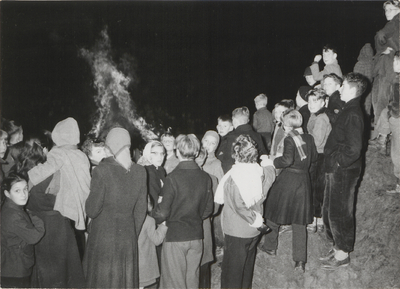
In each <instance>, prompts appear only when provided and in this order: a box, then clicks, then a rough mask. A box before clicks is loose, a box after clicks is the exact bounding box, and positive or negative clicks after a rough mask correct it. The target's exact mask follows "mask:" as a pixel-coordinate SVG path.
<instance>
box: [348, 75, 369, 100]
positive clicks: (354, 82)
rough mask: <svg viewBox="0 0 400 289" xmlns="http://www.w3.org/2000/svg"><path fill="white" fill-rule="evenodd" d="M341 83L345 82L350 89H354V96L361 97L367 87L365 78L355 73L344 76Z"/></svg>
mask: <svg viewBox="0 0 400 289" xmlns="http://www.w3.org/2000/svg"><path fill="white" fill-rule="evenodd" d="M343 81H347V83H348V84H349V85H350V87H355V88H356V90H357V92H356V96H361V95H362V94H363V93H364V92H365V90H366V89H367V86H368V81H367V78H366V77H365V76H364V75H362V74H361V73H357V72H350V73H348V74H346V75H345V77H344V80H343Z"/></svg>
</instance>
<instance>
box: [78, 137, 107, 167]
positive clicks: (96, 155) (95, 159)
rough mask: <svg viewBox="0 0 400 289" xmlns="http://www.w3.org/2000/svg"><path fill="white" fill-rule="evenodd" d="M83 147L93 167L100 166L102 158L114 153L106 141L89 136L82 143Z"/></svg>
mask: <svg viewBox="0 0 400 289" xmlns="http://www.w3.org/2000/svg"><path fill="white" fill-rule="evenodd" d="M81 149H82V151H83V152H84V153H85V154H86V155H87V156H88V158H89V160H90V163H91V165H92V166H93V167H96V166H98V165H99V163H100V162H101V160H102V159H104V158H107V157H109V156H111V155H112V154H111V152H110V151H109V149H108V148H107V147H106V145H105V143H104V141H101V140H99V139H93V138H88V139H87V140H85V141H84V143H83V144H82V147H81Z"/></svg>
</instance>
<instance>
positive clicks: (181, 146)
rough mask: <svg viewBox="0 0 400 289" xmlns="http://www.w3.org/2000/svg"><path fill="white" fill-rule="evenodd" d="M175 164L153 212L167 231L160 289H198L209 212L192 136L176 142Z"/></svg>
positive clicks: (206, 181)
mask: <svg viewBox="0 0 400 289" xmlns="http://www.w3.org/2000/svg"><path fill="white" fill-rule="evenodd" d="M176 147H177V151H176V152H177V155H178V158H179V164H178V166H177V167H176V168H175V170H174V171H173V172H172V173H170V174H169V175H168V176H167V178H166V180H165V184H164V187H163V190H162V191H163V200H162V202H161V203H160V204H158V206H157V207H156V209H155V210H154V211H153V217H154V218H155V219H156V222H157V223H158V224H160V223H162V222H164V221H167V226H168V231H167V234H166V236H165V241H164V243H163V250H162V254H161V267H162V270H161V279H160V288H198V287H199V267H200V261H201V256H202V252H203V240H202V239H203V226H202V224H203V220H204V219H206V218H207V217H208V216H210V215H211V213H212V212H213V206H214V202H213V193H212V183H211V179H210V177H209V175H208V174H207V173H206V172H203V171H202V170H201V169H200V167H199V166H198V165H197V164H196V163H195V162H194V159H195V157H196V156H197V154H198V152H199V150H200V142H199V140H198V139H197V138H196V136H195V135H193V134H190V135H179V136H178V137H177V139H176Z"/></svg>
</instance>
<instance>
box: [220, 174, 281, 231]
mask: <svg viewBox="0 0 400 289" xmlns="http://www.w3.org/2000/svg"><path fill="white" fill-rule="evenodd" d="M274 181H275V170H274V168H273V167H272V166H268V167H263V176H262V189H263V197H262V198H261V199H260V200H259V201H258V202H257V203H255V204H254V205H253V206H251V207H250V208H247V207H246V205H245V203H244V201H243V198H242V197H241V195H240V191H239V188H238V186H237V185H236V184H235V182H234V181H233V179H232V177H231V176H229V178H228V179H227V180H226V182H225V184H224V207H223V208H222V213H221V214H222V228H223V231H224V233H225V234H227V235H229V236H233V237H238V238H253V237H256V236H258V235H259V234H260V231H258V230H257V228H254V227H251V226H250V225H251V224H253V223H254V222H255V220H256V215H255V213H254V212H257V213H259V214H260V215H262V214H263V210H264V209H263V203H264V201H265V198H266V197H267V194H268V191H269V189H270V187H271V185H272V183H273V182H274Z"/></svg>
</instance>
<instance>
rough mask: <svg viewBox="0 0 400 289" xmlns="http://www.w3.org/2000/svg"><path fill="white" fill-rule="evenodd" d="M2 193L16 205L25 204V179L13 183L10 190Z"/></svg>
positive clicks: (26, 193) (26, 196)
mask: <svg viewBox="0 0 400 289" xmlns="http://www.w3.org/2000/svg"><path fill="white" fill-rule="evenodd" d="M4 194H5V195H6V197H7V198H9V199H11V200H12V201H13V202H14V203H15V204H17V205H18V206H25V205H26V202H27V201H28V197H29V193H28V184H27V183H26V182H25V181H20V182H18V183H15V184H14V185H13V186H12V187H11V190H10V191H4Z"/></svg>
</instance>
